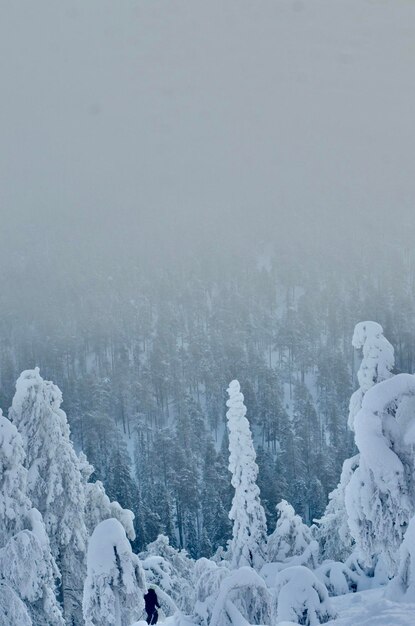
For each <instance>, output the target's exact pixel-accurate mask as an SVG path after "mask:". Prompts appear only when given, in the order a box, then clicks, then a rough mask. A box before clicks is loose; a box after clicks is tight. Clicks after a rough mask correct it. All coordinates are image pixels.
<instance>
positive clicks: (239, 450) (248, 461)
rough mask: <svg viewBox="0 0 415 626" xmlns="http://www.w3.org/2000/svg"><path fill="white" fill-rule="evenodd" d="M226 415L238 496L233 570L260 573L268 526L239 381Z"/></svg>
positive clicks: (232, 513) (230, 550) (234, 506)
mask: <svg viewBox="0 0 415 626" xmlns="http://www.w3.org/2000/svg"><path fill="white" fill-rule="evenodd" d="M228 394H229V400H228V401H227V403H226V405H227V407H228V408H229V410H228V412H227V413H226V416H227V419H228V431H229V452H230V455H229V471H230V472H231V474H232V481H231V482H232V486H233V488H234V489H235V494H234V497H233V501H232V507H231V510H230V512H229V518H230V519H231V520H233V531H232V539H231V541H230V542H229V547H228V553H229V560H230V562H231V566H232V567H233V568H238V567H242V566H244V565H249V566H250V567H253V568H254V569H257V570H259V569H260V568H261V567H262V565H263V564H264V563H265V561H266V542H267V526H266V518H265V512H264V509H263V508H262V505H261V502H260V497H259V496H260V493H259V488H258V486H257V484H256V479H257V476H258V466H257V464H256V462H255V459H256V455H255V450H254V446H253V443H252V435H251V430H250V427H249V422H248V420H247V418H246V417H245V415H246V407H245V405H244V397H243V395H242V393H241V388H240V385H239V382H238V381H237V380H233V381H232V382H231V383H230V385H229V388H228Z"/></svg>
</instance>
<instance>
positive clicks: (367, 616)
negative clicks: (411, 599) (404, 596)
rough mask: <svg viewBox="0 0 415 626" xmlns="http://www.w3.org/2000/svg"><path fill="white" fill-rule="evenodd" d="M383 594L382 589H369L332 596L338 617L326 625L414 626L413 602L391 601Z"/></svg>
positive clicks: (414, 611) (414, 608) (414, 605)
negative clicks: (336, 596)
mask: <svg viewBox="0 0 415 626" xmlns="http://www.w3.org/2000/svg"><path fill="white" fill-rule="evenodd" d="M383 594H384V590H383V589H371V590H370V591H362V592H360V593H355V594H347V595H345V596H339V597H338V598H332V604H333V607H334V608H335V610H336V611H337V613H338V617H337V618H336V619H335V620H331V621H330V622H327V625H329V624H336V626H414V624H415V604H412V603H411V604H405V603H397V602H391V601H390V600H386V599H385V598H384V597H383Z"/></svg>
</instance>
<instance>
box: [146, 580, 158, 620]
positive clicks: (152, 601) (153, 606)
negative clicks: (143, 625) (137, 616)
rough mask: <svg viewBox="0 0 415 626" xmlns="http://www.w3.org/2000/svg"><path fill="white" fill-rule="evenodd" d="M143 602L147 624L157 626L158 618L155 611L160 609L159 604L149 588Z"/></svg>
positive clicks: (152, 590)
mask: <svg viewBox="0 0 415 626" xmlns="http://www.w3.org/2000/svg"><path fill="white" fill-rule="evenodd" d="M144 602H145V604H146V612H147V624H157V620H158V618H159V614H158V611H157V609H159V608H160V604H159V601H158V598H157V594H156V592H155V591H154V589H152V588H151V587H150V589H149V590H148V591H147V593H146V595H145V596H144Z"/></svg>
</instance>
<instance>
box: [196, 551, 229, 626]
mask: <svg viewBox="0 0 415 626" xmlns="http://www.w3.org/2000/svg"><path fill="white" fill-rule="evenodd" d="M229 571H230V570H229V568H228V567H227V564H226V562H225V561H221V563H220V566H218V565H217V564H216V563H214V562H213V561H211V560H210V559H206V558H204V557H202V558H201V559H198V560H197V561H196V563H195V570H194V580H195V603H194V609H193V616H194V620H195V621H196V622H197V623H198V624H202V625H203V626H209V625H210V622H211V619H212V613H213V611H214V609H215V605H216V601H217V598H218V595H219V592H220V589H221V586H222V581H223V579H224V578H226V576H228V574H229Z"/></svg>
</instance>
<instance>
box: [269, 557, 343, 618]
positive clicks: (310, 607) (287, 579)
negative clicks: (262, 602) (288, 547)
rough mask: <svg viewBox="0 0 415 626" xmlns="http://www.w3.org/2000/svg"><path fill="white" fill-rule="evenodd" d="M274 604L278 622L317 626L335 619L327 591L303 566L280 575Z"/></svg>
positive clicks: (276, 585)
mask: <svg viewBox="0 0 415 626" xmlns="http://www.w3.org/2000/svg"><path fill="white" fill-rule="evenodd" d="M275 600H276V616H277V622H283V621H287V622H293V623H294V624H302V625H303V626H317V625H318V624H325V623H326V622H328V621H329V620H331V619H334V618H335V617H336V614H335V612H334V610H333V608H332V606H331V603H330V599H329V596H328V592H327V589H326V587H325V586H324V585H323V583H321V582H320V581H319V580H318V579H317V578H316V576H315V575H314V574H313V572H312V571H311V570H309V569H308V568H307V567H303V566H301V565H299V566H296V567H289V568H288V569H285V570H283V571H282V572H280V573H279V574H278V576H277V580H276V584H275Z"/></svg>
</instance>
